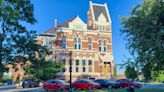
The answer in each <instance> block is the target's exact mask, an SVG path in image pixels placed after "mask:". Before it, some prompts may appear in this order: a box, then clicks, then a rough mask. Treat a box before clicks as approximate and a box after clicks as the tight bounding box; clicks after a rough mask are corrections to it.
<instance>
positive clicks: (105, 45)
mask: <svg viewBox="0 0 164 92" xmlns="http://www.w3.org/2000/svg"><path fill="white" fill-rule="evenodd" d="M103 46H104V52H106V48H107V43H106V40H104V42H103Z"/></svg>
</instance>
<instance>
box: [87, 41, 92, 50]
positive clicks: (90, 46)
mask: <svg viewBox="0 0 164 92" xmlns="http://www.w3.org/2000/svg"><path fill="white" fill-rule="evenodd" d="M92 45H93V44H92V39H91V38H88V50H92Z"/></svg>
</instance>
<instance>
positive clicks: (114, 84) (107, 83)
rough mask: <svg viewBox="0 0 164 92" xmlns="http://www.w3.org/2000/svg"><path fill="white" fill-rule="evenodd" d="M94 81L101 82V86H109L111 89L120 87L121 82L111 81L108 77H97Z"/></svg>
mask: <svg viewBox="0 0 164 92" xmlns="http://www.w3.org/2000/svg"><path fill="white" fill-rule="evenodd" d="M94 82H96V83H99V84H100V85H101V87H103V88H109V89H111V88H120V83H118V82H114V81H110V80H108V79H97V80H94Z"/></svg>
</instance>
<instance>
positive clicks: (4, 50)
mask: <svg viewBox="0 0 164 92" xmlns="http://www.w3.org/2000/svg"><path fill="white" fill-rule="evenodd" d="M33 10H34V6H33V4H32V3H31V1H30V0H0V25H1V26H0V77H2V74H3V72H4V71H5V70H6V69H5V68H4V64H6V63H11V64H14V62H15V58H16V57H18V58H21V59H19V60H16V62H23V64H24V65H22V66H25V64H26V61H30V62H32V64H33V65H35V64H38V63H39V62H35V60H36V59H35V58H36V53H38V55H39V58H40V59H44V58H45V56H46V55H49V54H51V51H49V49H48V48H46V47H43V46H41V45H39V44H37V43H36V40H35V39H36V37H37V35H36V31H34V30H29V29H27V28H26V26H25V25H33V24H35V23H36V22H37V21H36V19H35V18H34V13H33ZM43 63H44V62H43ZM45 64H49V63H45ZM22 68H24V69H25V67H22ZM50 68H51V67H50ZM56 69H58V67H56Z"/></svg>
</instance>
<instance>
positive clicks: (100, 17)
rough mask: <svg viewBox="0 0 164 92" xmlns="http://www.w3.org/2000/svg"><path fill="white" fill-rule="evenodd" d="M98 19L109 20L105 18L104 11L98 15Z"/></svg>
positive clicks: (101, 20)
mask: <svg viewBox="0 0 164 92" xmlns="http://www.w3.org/2000/svg"><path fill="white" fill-rule="evenodd" d="M98 21H99V22H107V20H106V18H105V16H104V14H103V13H101V14H100V16H99V17H98Z"/></svg>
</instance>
